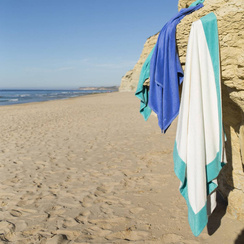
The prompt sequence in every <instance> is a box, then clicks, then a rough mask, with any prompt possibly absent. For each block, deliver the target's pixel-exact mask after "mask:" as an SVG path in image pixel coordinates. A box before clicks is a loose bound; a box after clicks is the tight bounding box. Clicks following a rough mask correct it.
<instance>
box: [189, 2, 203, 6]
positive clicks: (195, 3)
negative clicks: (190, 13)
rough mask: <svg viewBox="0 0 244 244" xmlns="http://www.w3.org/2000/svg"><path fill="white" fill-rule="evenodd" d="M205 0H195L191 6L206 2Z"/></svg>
mask: <svg viewBox="0 0 244 244" xmlns="http://www.w3.org/2000/svg"><path fill="white" fill-rule="evenodd" d="M204 1H205V0H197V1H195V2H194V3H192V4H191V5H190V6H189V7H194V6H197V5H198V4H200V3H204Z"/></svg>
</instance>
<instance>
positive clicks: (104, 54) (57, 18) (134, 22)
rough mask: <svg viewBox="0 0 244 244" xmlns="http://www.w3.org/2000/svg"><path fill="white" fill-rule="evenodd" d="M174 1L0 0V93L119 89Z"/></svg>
mask: <svg viewBox="0 0 244 244" xmlns="http://www.w3.org/2000/svg"><path fill="white" fill-rule="evenodd" d="M177 4H178V0H150V1H148V0H121V1H119V0H1V1H0V89H7V88H16V89H27V88H31V89H35V88H36V89H46V88H50V89H57V88H60V89H76V88H79V87H84V86H113V85H116V86H119V85H120V82H121V78H122V76H124V75H125V73H126V72H127V71H128V70H130V69H132V68H133V67H134V65H135V64H136V62H137V61H138V59H139V57H140V54H141V52H142V49H143V45H144V43H145V41H146V39H147V38H148V37H150V36H152V35H154V34H156V33H157V32H158V31H160V30H161V29H162V27H163V25H164V24H165V23H166V22H167V21H168V20H169V19H170V18H172V17H173V16H174V15H175V14H176V13H177Z"/></svg>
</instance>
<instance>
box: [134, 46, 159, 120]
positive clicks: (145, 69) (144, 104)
mask: <svg viewBox="0 0 244 244" xmlns="http://www.w3.org/2000/svg"><path fill="white" fill-rule="evenodd" d="M154 49H155V46H154V47H153V49H152V51H151V52H150V53H149V55H148V57H147V59H146V61H145V62H144V64H143V66H142V69H141V73H140V78H139V82H138V84H137V89H136V93H135V95H136V97H138V98H139V99H140V100H141V102H140V113H141V114H142V116H143V118H144V119H145V120H146V121H147V120H148V118H149V116H150V114H151V112H152V110H151V108H149V106H148V87H147V86H144V85H143V84H144V82H145V81H146V80H147V79H148V78H149V77H150V76H149V73H150V61H151V58H152V54H153V52H154Z"/></svg>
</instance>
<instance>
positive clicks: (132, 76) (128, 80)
mask: <svg viewBox="0 0 244 244" xmlns="http://www.w3.org/2000/svg"><path fill="white" fill-rule="evenodd" d="M157 38H158V34H156V35H154V36H151V37H149V38H148V39H147V41H146V43H145V44H144V48H143V50H142V53H141V56H140V58H139V60H138V62H137V63H136V65H135V66H134V68H133V69H132V70H130V71H128V72H127V73H126V74H125V76H123V77H122V80H121V84H120V87H119V91H120V92H121V91H122V92H123V91H135V90H136V88H137V83H138V80H139V76H140V72H141V68H142V65H143V63H144V62H145V60H146V58H147V56H148V54H149V53H150V52H151V50H152V49H153V47H154V45H155V43H156V41H157Z"/></svg>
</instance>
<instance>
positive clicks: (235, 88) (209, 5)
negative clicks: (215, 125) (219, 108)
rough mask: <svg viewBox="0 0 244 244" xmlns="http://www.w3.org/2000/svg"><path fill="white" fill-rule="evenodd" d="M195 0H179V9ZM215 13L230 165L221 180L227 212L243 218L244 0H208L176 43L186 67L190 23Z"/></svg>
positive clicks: (189, 19) (186, 20)
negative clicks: (226, 200)
mask: <svg viewBox="0 0 244 244" xmlns="http://www.w3.org/2000/svg"><path fill="white" fill-rule="evenodd" d="M192 2H193V1H192V0H180V1H179V9H181V8H185V7H188V6H189V5H190V4H191V3H192ZM212 11H213V12H214V13H215V14H216V16H217V19H218V28H219V42H220V56H221V71H222V72H221V74H222V105H223V123H224V129H225V133H226V136H227V142H226V148H227V159H228V164H227V165H226V166H225V167H224V168H223V170H222V172H221V174H220V176H219V178H218V181H219V186H220V187H219V188H220V191H221V192H222V194H223V196H224V197H226V198H227V199H228V208H227V211H228V212H229V213H230V214H232V215H233V216H234V217H236V218H238V219H242V220H243V221H244V113H243V112H244V0H205V2H204V7H203V8H202V9H200V10H198V11H196V12H194V13H193V14H191V15H188V16H186V17H185V18H184V19H183V20H182V21H181V23H180V24H179V25H178V27H177V46H178V50H179V57H180V61H181V63H182V65H183V67H184V64H185V58H186V49H187V42H188V37H189V32H190V27H191V23H192V22H193V21H195V20H197V19H199V18H201V17H202V16H204V15H206V14H208V13H210V12H212Z"/></svg>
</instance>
